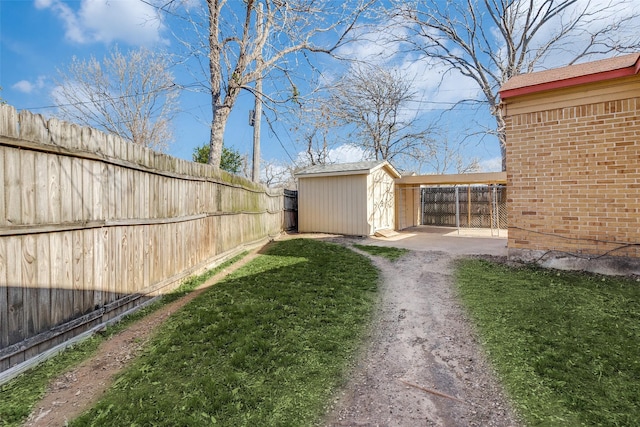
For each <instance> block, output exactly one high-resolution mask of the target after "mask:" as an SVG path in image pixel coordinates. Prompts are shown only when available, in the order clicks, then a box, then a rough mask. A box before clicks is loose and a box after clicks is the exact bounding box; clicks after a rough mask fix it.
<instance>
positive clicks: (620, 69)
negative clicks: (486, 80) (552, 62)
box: [500, 53, 640, 100]
mask: <svg viewBox="0 0 640 427" xmlns="http://www.w3.org/2000/svg"><path fill="white" fill-rule="evenodd" d="M639 71H640V53H632V54H630V55H624V56H618V57H615V58H609V59H603V60H600V61H593V62H587V63H584V64H577V65H570V66H568V67H562V68H555V69H552V70H546V71H539V72H536V73H527V74H520V75H518V76H514V77H512V78H510V79H509V80H508V81H507V82H506V83H505V84H504V85H502V87H501V88H500V97H501V98H502V99H503V100H504V99H507V98H511V97H514V96H520V95H528V94H532V93H536V92H543V91H547V90H553V89H562V88H566V87H571V86H576V85H581V84H586V83H595V82H600V81H605V80H611V79H617V78H620V77H628V76H633V75H635V74H638V72H639Z"/></svg>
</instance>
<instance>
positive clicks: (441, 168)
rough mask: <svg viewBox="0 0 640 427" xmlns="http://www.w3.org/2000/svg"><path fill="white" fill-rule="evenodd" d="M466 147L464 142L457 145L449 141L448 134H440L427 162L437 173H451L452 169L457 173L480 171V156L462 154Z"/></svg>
mask: <svg viewBox="0 0 640 427" xmlns="http://www.w3.org/2000/svg"><path fill="white" fill-rule="evenodd" d="M464 148H465V147H464V144H462V143H459V144H457V145H455V144H452V143H451V142H450V141H449V138H448V137H447V136H446V135H445V136H440V137H438V138H435V142H434V144H433V146H432V151H431V156H429V157H428V158H427V160H426V163H427V164H428V165H429V167H430V168H431V171H432V172H433V173H437V174H444V173H451V170H455V172H456V173H473V172H480V169H481V168H480V162H479V160H478V158H477V157H473V158H467V157H465V156H464V155H463V154H462V153H463V152H464Z"/></svg>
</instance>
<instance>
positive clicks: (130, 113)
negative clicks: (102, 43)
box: [53, 47, 178, 151]
mask: <svg viewBox="0 0 640 427" xmlns="http://www.w3.org/2000/svg"><path fill="white" fill-rule="evenodd" d="M167 64H168V61H167V59H166V57H165V55H163V54H161V53H156V52H152V51H150V50H147V49H145V48H141V49H138V50H132V51H128V52H126V53H122V52H120V50H119V49H118V48H117V47H114V48H113V49H112V50H111V51H110V53H109V54H108V55H107V56H105V57H104V59H103V60H102V62H100V61H98V60H97V59H96V58H95V57H93V56H92V57H91V58H90V59H89V60H80V59H78V58H76V57H74V58H73V59H72V61H71V64H69V66H68V67H67V68H65V69H61V70H58V78H57V80H56V84H57V87H56V89H55V90H54V93H53V98H54V102H55V103H56V104H57V107H58V110H59V115H60V117H61V118H63V119H66V120H70V121H73V122H75V123H78V124H81V125H83V126H91V127H95V128H98V129H101V130H104V131H105V132H109V133H113V134H116V135H119V136H120V137H122V138H124V139H127V140H129V141H131V142H133V143H136V144H141V145H144V146H147V147H150V148H154V149H157V150H161V151H162V150H164V149H165V148H166V147H167V146H168V144H169V142H170V141H171V139H172V131H171V126H170V124H171V120H172V119H173V117H174V115H175V114H176V112H177V108H178V92H177V86H176V85H175V84H174V82H173V76H172V74H171V73H170V72H169V70H168V68H167V67H168V65H167Z"/></svg>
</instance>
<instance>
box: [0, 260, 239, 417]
mask: <svg viewBox="0 0 640 427" xmlns="http://www.w3.org/2000/svg"><path fill="white" fill-rule="evenodd" d="M245 255H246V252H245V253H242V254H239V255H237V256H236V257H234V258H232V259H230V260H228V261H226V262H224V263H222V264H221V265H219V266H218V267H216V268H213V269H211V270H209V271H207V272H205V273H204V274H201V275H199V276H193V277H190V278H188V279H187V280H185V281H184V283H182V285H181V286H180V287H179V288H178V289H176V290H175V291H174V292H172V293H170V294H167V295H163V296H162V298H160V299H158V300H156V301H155V302H153V303H152V304H150V305H147V306H146V307H144V308H142V309H139V310H138V311H136V312H134V313H132V314H130V315H128V316H126V317H125V318H124V319H123V320H121V321H120V322H118V323H116V324H113V325H111V326H109V327H108V328H107V329H106V332H105V333H104V334H96V335H92V336H91V337H90V338H89V339H87V340H84V341H82V342H81V343H78V344H76V345H73V346H71V347H69V348H67V349H66V350H65V351H63V352H62V353H60V354H58V355H57V356H55V357H53V358H51V359H49V360H47V361H45V362H44V363H42V364H40V365H38V366H37V367H35V368H33V369H31V370H29V371H27V372H25V373H24V374H22V375H20V376H18V377H16V378H14V379H13V380H11V381H9V382H7V383H6V384H3V385H0V426H2V427H9V426H19V425H22V423H23V422H24V421H25V420H26V418H27V417H28V416H29V414H30V413H31V411H32V410H33V407H34V406H35V405H36V403H38V401H39V400H40V399H41V398H42V396H43V395H44V393H45V391H46V389H47V386H48V384H49V383H50V382H51V381H52V380H53V379H54V378H56V377H58V376H59V375H61V374H62V373H64V372H66V371H67V370H69V369H72V368H73V367H74V366H76V365H79V364H80V363H82V362H83V361H84V360H86V359H88V358H90V357H91V356H93V355H94V354H95V352H96V351H97V350H98V347H99V345H100V344H101V343H102V342H103V341H104V340H105V339H107V338H109V337H111V336H113V335H114V334H116V333H118V332H120V331H121V330H123V329H124V328H126V327H127V326H129V325H131V324H132V323H133V322H135V321H137V320H139V319H141V318H143V317H144V316H146V315H147V314H150V313H152V312H153V311H155V310H157V309H159V308H161V307H162V306H164V305H166V304H169V303H171V302H173V301H175V300H177V299H178V298H181V297H183V296H184V295H186V294H187V293H189V292H191V291H192V290H193V289H195V288H197V287H198V286H200V285H201V284H202V283H204V282H206V281H207V280H208V279H209V278H210V277H212V276H213V275H215V274H217V273H219V272H220V271H222V270H224V269H225V268H227V267H229V266H230V265H232V264H233V263H235V262H237V261H239V260H240V259H242V258H243V257H244V256H245Z"/></svg>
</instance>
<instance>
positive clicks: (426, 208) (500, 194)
mask: <svg viewBox="0 0 640 427" xmlns="http://www.w3.org/2000/svg"><path fill="white" fill-rule="evenodd" d="M420 191H421V197H420V202H421V205H422V209H421V212H422V224H423V225H443V226H451V227H470V228H491V229H494V228H495V229H501V228H503V229H506V228H507V187H506V186H504V185H475V186H473V185H468V186H455V187H426V188H421V189H420Z"/></svg>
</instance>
